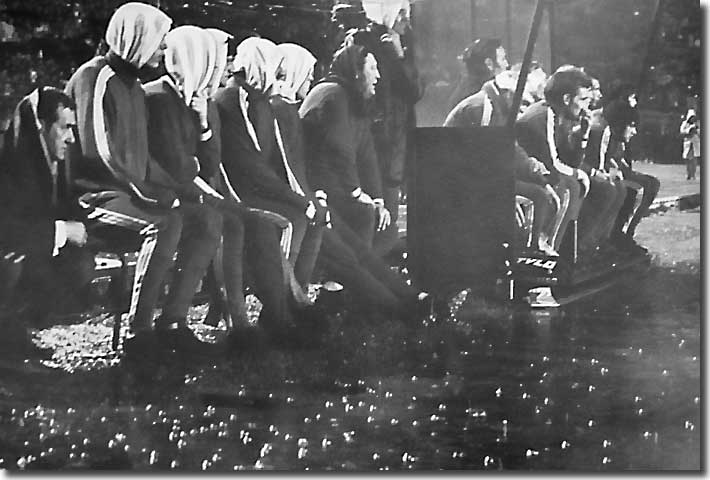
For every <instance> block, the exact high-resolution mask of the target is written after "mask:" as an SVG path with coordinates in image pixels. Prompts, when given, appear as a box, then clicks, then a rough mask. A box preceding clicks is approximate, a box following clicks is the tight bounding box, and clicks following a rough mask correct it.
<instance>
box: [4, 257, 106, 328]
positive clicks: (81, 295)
mask: <svg viewBox="0 0 710 480" xmlns="http://www.w3.org/2000/svg"><path fill="white" fill-rule="evenodd" d="M21 272H22V273H21V275H20V277H19V282H18V288H17V289H16V292H17V293H18V297H19V298H21V299H22V300H24V302H26V303H27V304H28V305H29V311H28V317H30V319H31V321H33V322H37V321H39V322H41V321H43V320H44V319H45V318H46V317H47V316H48V315H49V313H50V312H56V313H61V312H62V311H63V310H64V309H70V310H71V309H72V308H73V307H77V306H79V307H84V306H85V305H84V304H83V302H84V301H85V300H86V297H85V296H86V295H88V288H89V284H90V282H91V280H92V278H93V277H94V255H93V252H92V251H90V250H89V249H88V248H80V247H77V246H75V245H70V244H67V245H65V246H64V247H63V248H62V249H61V250H60V251H59V255H57V256H56V257H53V256H52V255H51V252H47V254H46V255H28V256H26V257H25V259H24V261H23V262H22V270H21Z"/></svg>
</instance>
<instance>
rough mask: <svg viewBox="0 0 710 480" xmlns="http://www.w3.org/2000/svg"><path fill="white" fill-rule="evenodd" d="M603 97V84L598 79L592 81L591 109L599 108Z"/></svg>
mask: <svg viewBox="0 0 710 480" xmlns="http://www.w3.org/2000/svg"><path fill="white" fill-rule="evenodd" d="M602 98H603V95H602V87H601V84H600V83H599V80H597V79H596V78H593V79H592V102H591V105H590V106H591V108H597V107H598V106H599V105H600V104H601V101H602Z"/></svg>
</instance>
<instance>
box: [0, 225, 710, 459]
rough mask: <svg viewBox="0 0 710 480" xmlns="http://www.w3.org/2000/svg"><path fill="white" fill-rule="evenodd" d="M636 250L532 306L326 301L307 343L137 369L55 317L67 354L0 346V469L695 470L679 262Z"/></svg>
mask: <svg viewBox="0 0 710 480" xmlns="http://www.w3.org/2000/svg"><path fill="white" fill-rule="evenodd" d="M671 215H683V214H682V213H673V214H671ZM685 215H688V214H685ZM683 225H685V223H683ZM684 228H685V227H684ZM674 231H678V228H676V229H675V230H674ZM683 232H686V230H683ZM681 233H682V232H681ZM686 233H687V232H686ZM679 235H681V234H679ZM656 262H657V263H656V266H654V267H653V268H652V269H651V271H650V272H649V273H648V274H646V275H644V276H643V277H642V278H640V279H638V281H637V282H633V283H630V284H624V285H622V286H620V287H619V288H618V289H615V290H611V291H606V292H604V293H602V294H601V295H600V296H598V297H595V298H592V299H590V300H588V301H586V302H585V303H583V304H578V305H575V306H574V307H568V308H566V309H564V310H562V311H558V312H555V313H552V314H548V313H544V312H543V313H537V314H534V315H533V314H530V313H529V312H522V313H521V312H514V311H512V310H509V309H507V308H502V307H495V306H491V305H487V304H484V303H482V302H481V301H478V300H476V299H473V298H470V296H468V297H467V296H466V295H460V296H459V297H457V299H456V300H457V303H456V304H455V305H453V307H454V308H453V313H454V314H453V315H451V316H449V317H446V318H444V317H440V318H436V319H427V320H425V321H424V322H423V323H421V322H420V323H416V324H412V325H405V324H402V323H398V322H383V321H381V320H367V319H359V318H348V317H347V316H345V317H343V318H340V319H334V320H333V321H332V326H331V327H332V328H331V331H330V332H329V333H328V335H327V336H326V341H325V342H323V344H322V345H320V346H314V348H310V349H298V350H296V349H287V348H281V349H277V348H259V349H254V350H253V351H246V352H235V353H233V354H231V355H222V356H220V357H218V358H215V359H212V360H204V359H203V360H200V361H198V360H191V359H189V358H185V357H184V356H182V357H170V358H166V361H165V362H164V364H162V365H161V366H159V367H156V368H149V369H147V371H146V369H141V368H139V367H136V366H133V367H128V366H126V365H123V364H121V363H118V362H116V361H112V360H111V359H110V358H95V357H87V356H86V355H85V354H86V353H87V352H88V347H92V350H93V351H98V352H99V353H100V354H101V352H103V353H106V352H108V350H109V344H110V334H111V327H110V322H107V321H106V320H105V319H102V318H97V319H94V320H92V321H88V322H84V323H82V324H81V325H78V326H76V327H73V328H69V327H63V328H62V329H60V330H59V331H55V332H54V333H53V334H52V335H53V337H51V338H55V339H59V340H57V341H56V343H57V344H63V345H65V346H66V345H70V344H71V345H83V347H81V348H80V349H79V350H80V351H79V352H74V353H72V352H71V351H70V350H65V351H64V353H58V355H57V358H55V359H53V360H52V361H53V362H55V363H54V364H48V363H46V362H45V363H44V364H43V363H42V360H41V359H40V358H34V359H30V360H29V361H26V362H24V363H21V364H20V365H19V366H18V363H17V361H13V360H9V359H8V360H3V361H2V362H1V363H0V370H1V372H0V375H1V376H2V378H3V381H2V384H1V386H0V432H1V433H0V468H4V469H11V470H17V469H25V470H35V469H71V468H77V469H134V470H169V469H176V470H191V471H202V470H207V471H221V472H225V471H233V470H254V469H257V470H260V469H264V470H272V469H273V470H292V471H303V470H311V471H323V470H336V471H350V470H352V471H378V470H433V469H457V470H458V469H490V470H498V469H522V470H548V469H565V470H568V471H569V470H571V471H617V470H628V469H671V470H677V469H699V468H700V437H701V433H700V428H701V421H700V409H701V402H702V399H701V382H700V364H701V357H700V354H701V351H700V345H701V341H700V338H701V337H700V322H699V319H700V313H699V312H700V287H699V285H700V278H699V272H698V264H697V263H695V262H694V261H689V262H680V263H679V262H676V263H675V264H672V263H668V262H667V261H665V260H664V258H663V256H662V255H660V254H659V255H658V258H657V260H656ZM202 315H204V308H200V307H198V308H196V309H194V310H193V316H194V317H195V318H194V319H193V320H194V321H196V320H198V319H199V318H200V317H201V316H202ZM195 325H196V323H193V326H195ZM60 332H61V336H60ZM200 333H201V334H203V335H206V336H209V335H213V336H219V335H220V333H221V332H220V331H210V330H208V329H206V328H204V327H202V328H201V330H200ZM45 335H46V331H45ZM40 338H42V337H41V336H40ZM82 342H84V343H82ZM102 342H103V343H102ZM55 346H56V345H55ZM81 352H83V353H81ZM72 355H74V357H72ZM45 360H46V359H45ZM47 365H50V366H54V367H61V368H49V366H47ZM111 365H113V366H111ZM86 367H95V368H93V370H88V371H87V370H86ZM143 367H145V365H143ZM70 372H71V373H70Z"/></svg>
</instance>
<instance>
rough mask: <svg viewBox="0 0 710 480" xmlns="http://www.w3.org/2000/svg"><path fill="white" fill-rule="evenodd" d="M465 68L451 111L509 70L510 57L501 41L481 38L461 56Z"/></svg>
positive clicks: (450, 107)
mask: <svg viewBox="0 0 710 480" xmlns="http://www.w3.org/2000/svg"><path fill="white" fill-rule="evenodd" d="M459 59H460V60H461V62H463V65H464V67H465V69H464V71H463V75H462V76H461V78H460V79H459V82H458V84H457V85H456V88H455V89H454V92H453V93H452V94H451V96H450V97H449V102H448V104H449V109H452V108H454V107H455V106H456V105H457V104H458V103H459V102H460V101H461V100H463V99H464V98H466V97H468V96H470V95H473V94H474V93H476V92H477V91H479V90H480V89H481V87H482V86H483V84H484V83H485V82H487V81H488V80H490V79H492V78H493V77H495V76H496V75H498V74H499V73H500V72H501V71H503V70H507V69H508V67H509V64H508V55H507V53H506V51H505V48H503V44H502V43H501V41H500V39H497V38H479V39H477V40H475V41H474V42H473V43H472V44H471V45H469V46H468V47H466V49H465V50H464V51H463V52H462V53H461V55H460V56H459Z"/></svg>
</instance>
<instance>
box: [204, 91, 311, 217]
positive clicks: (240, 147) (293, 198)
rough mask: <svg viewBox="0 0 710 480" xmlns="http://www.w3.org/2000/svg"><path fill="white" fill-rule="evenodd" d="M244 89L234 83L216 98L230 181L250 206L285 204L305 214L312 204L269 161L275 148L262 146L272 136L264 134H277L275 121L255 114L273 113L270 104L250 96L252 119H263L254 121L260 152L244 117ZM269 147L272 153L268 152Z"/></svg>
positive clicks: (225, 162) (224, 161) (223, 156)
mask: <svg viewBox="0 0 710 480" xmlns="http://www.w3.org/2000/svg"><path fill="white" fill-rule="evenodd" d="M240 88H241V87H239V86H238V85H237V84H236V83H235V82H234V81H230V83H229V85H228V86H227V87H225V88H221V89H219V90H218V91H217V93H216V94H215V96H214V101H215V103H216V104H217V107H218V110H219V116H220V120H221V124H222V134H221V139H222V163H223V165H224V169H225V171H226V173H227V176H228V177H229V181H230V182H231V184H232V186H233V187H234V189H235V190H236V192H237V194H238V195H239V196H240V197H241V199H242V200H243V201H244V202H246V203H247V204H248V205H250V206H258V205H255V204H254V202H258V201H259V200H262V199H263V200H267V201H270V202H279V203H284V204H286V205H287V206H289V207H290V208H292V209H297V210H298V211H299V212H305V210H306V206H307V205H308V201H307V200H306V199H305V198H304V197H302V196H301V195H298V194H297V193H295V192H293V191H292V190H291V188H290V187H289V185H288V183H286V182H284V180H283V178H282V177H281V176H280V175H279V173H278V170H276V169H275V168H274V167H275V165H274V164H273V162H272V160H273V159H271V158H270V157H269V154H270V151H271V150H270V149H271V148H272V145H273V144H269V143H267V142H264V145H263V146H262V145H261V143H262V142H261V138H266V137H267V136H268V133H264V132H265V131H267V130H270V131H271V132H273V125H272V122H273V117H271V120H270V121H269V116H270V114H269V115H258V114H256V115H255V110H256V109H263V108H266V109H269V104H268V100H267V99H259V98H258V97H259V96H258V95H250V97H251V100H250V101H249V111H250V117H252V118H259V119H260V120H252V122H253V125H254V128H255V129H256V132H257V138H258V139H259V143H260V147H261V148H262V151H260V150H259V149H257V148H256V146H255V145H254V141H253V140H252V138H251V137H250V135H249V130H248V129H247V124H246V121H245V119H244V116H243V115H242V111H241V108H240V102H239V90H240ZM264 103H265V105H264ZM255 104H256V105H255ZM259 132H261V134H259ZM265 147H267V148H268V150H266V151H264V150H263V149H264V148H265Z"/></svg>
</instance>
